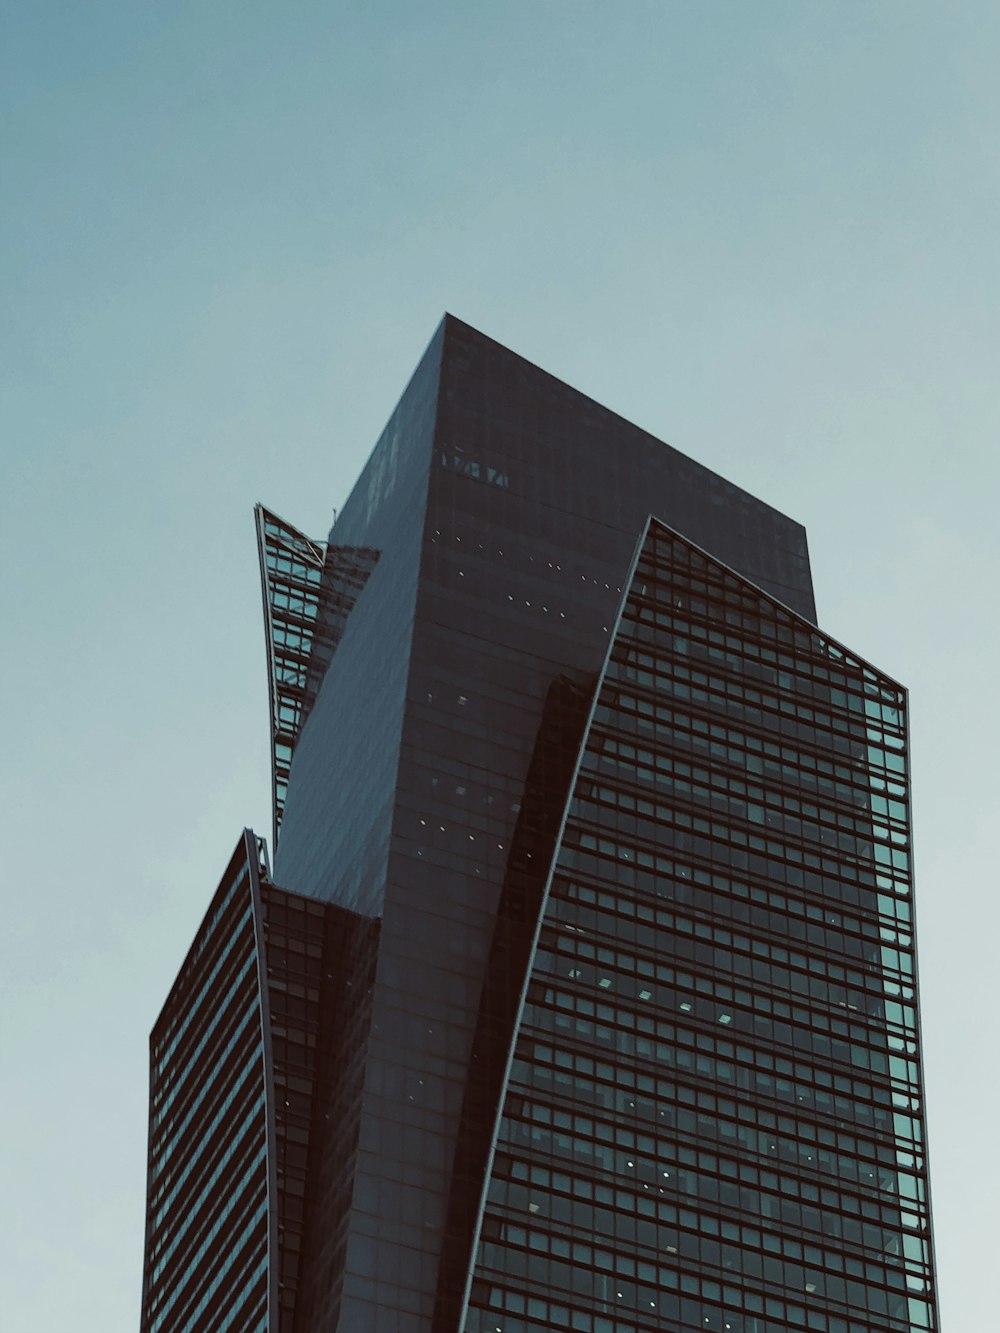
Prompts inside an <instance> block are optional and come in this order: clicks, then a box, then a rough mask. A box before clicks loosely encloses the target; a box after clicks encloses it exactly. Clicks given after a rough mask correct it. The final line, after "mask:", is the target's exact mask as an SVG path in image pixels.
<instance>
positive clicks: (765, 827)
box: [143, 317, 937, 1333]
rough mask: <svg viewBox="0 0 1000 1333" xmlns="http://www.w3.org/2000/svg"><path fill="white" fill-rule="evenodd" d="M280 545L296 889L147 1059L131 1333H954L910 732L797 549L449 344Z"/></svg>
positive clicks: (252, 896) (464, 343)
mask: <svg viewBox="0 0 1000 1333" xmlns="http://www.w3.org/2000/svg"><path fill="white" fill-rule="evenodd" d="M257 532H258V545H259V551H260V557H261V569H262V582H263V591H264V607H265V627H266V642H267V662H268V673H269V683H270V703H271V730H272V758H273V784H274V817H275V830H274V833H275V839H276V851H275V869H274V875H273V878H272V876H271V874H270V873H269V871H268V868H267V860H266V853H265V852H264V850H263V847H262V844H261V843H260V841H259V840H257V839H255V838H254V836H253V834H251V833H250V832H249V831H248V832H247V833H246V834H244V836H243V839H242V840H241V843H240V846H239V848H238V849H237V853H236V854H235V856H234V859H233V862H232V863H231V865H230V868H229V870H228V871H227V874H226V876H225V877H224V878H223V881H222V884H221V886H220V888H219V890H218V892H217V894H216V898H215V900H214V901H213V904H212V906H211V907H210V909H209V913H208V916H207V917H206V920H205V922H204V923H203V925H202V927H201V929H200V931H199V933H198V936H197V937H196V940H195V943H194V945H193V946H192V950H191V952H190V954H189V956H188V959H187V961H186V962H185V965H184V968H183V969H182V971H181V973H180V975H179V977H178V980H177V983H176V984H175V987H174V989H173V991H172V993H171V996H170V998H169V999H168V1002H167V1005H166V1007H165V1009H164V1013H163V1015H162V1016H161V1018H160V1020H159V1021H158V1023H157V1026H156V1028H155V1029H154V1032H153V1037H152V1042H151V1113H150V1164H149V1207H148V1219H147V1244H146V1270H145V1280H144V1297H143V1329H144V1333H159V1330H164V1329H166V1330H171V1333H173V1331H175V1330H178V1331H180V1330H183V1333H187V1330H191V1331H192V1333H195V1330H197V1333H202V1331H204V1333H215V1331H216V1330H228V1329H240V1330H249V1329H258V1328H259V1329H270V1330H274V1331H275V1333H277V1331H278V1330H280V1331H281V1333H368V1331H369V1330H370V1331H371V1333H381V1330H389V1329H392V1330H393V1333H529V1331H530V1333H541V1330H549V1329H567V1330H581V1331H582V1333H653V1330H671V1333H681V1331H683V1333H695V1331H696V1330H699V1331H702V1333H704V1331H705V1330H711V1331H712V1333H716V1331H718V1333H723V1331H726V1333H779V1331H780V1333H786V1331H790V1330H796V1331H798V1330H802V1331H803V1333H804V1331H805V1330H816V1331H817V1333H872V1331H873V1330H875V1331H877V1333H882V1331H886V1333H887V1331H888V1330H895V1331H898V1333H925V1331H926V1330H934V1329H936V1327H937V1320H936V1306H935V1296H934V1281H933V1255H932V1244H931V1232H930V1218H929V1199H928V1180H927V1166H926V1150H925V1134H924V1117H923V1096H922V1084H921V1072H920V1054H919V1032H918V1016H917V1014H918V1010H917V995H916V976H915V962H914V944H913V925H912V899H911V878H910V875H911V864H910V842H909V836H910V835H909V805H908V795H907V790H908V789H907V780H908V771H907V760H906V694H905V690H904V689H903V688H902V687H901V686H900V685H898V684H897V683H896V682H894V681H892V680H890V679H889V678H888V677H886V676H885V675H884V673H881V672H879V671H877V670H876V669H875V668H873V667H872V666H870V665H869V664H868V663H866V662H864V661H863V660H862V659H861V658H859V657H858V656H857V654H854V653H852V652H850V651H849V650H848V649H846V648H844V647H843V646H842V645H840V644H837V643H835V642H834V641H833V640H832V639H830V637H829V636H827V635H825V634H823V633H822V632H821V631H820V630H819V629H818V628H817V625H816V616H815V609H814V604H813V597H812V586H811V579H810V573H809V563H808V556H807V553H806V544H805V533H804V531H803V529H802V528H801V527H800V526H799V525H798V524H796V523H794V522H792V521H791V520H790V519H787V518H786V517H784V516H783V515H781V514H779V513H777V512H776V511H775V510H773V509H771V508H770V507H769V506H767V505H765V504H763V503H762V502H760V501H758V500H756V499H754V498H753V497H751V496H749V495H747V494H746V492H744V491H741V490H739V489H738V488H737V487H735V486H732V485H731V484H729V483H728V482H726V481H724V480H723V479H722V478H720V477H718V476H716V475H715V474H713V473H711V472H709V471H707V470H706V469H704V468H702V467H700V466H699V465H698V464H696V463H694V462H692V461H691V460H690V459H688V458H685V457H684V456H683V455H682V454H679V453H678V452H677V451H676V450H674V449H671V448H670V447H669V446H667V445H665V444H663V443H661V442H659V441H657V440H654V439H653V438H652V437H650V436H648V435H646V434H645V433H644V432H642V431H640V430H638V429H637V428H636V427H634V426H632V425H630V424H629V423H627V422H625V421H623V420H622V419H621V418H619V417H616V416H615V415H614V414H613V413H611V412H608V411H607V410H606V409H604V408H601V407H600V406H598V405H597V404H596V403H594V402H592V401H591V400H589V399H587V398H585V397H584V396H583V395H581V394H579V393H577V392H575V391H574V390H572V389H570V388H568V387H567V386H566V385H564V384H562V383H560V382H559V381H557V380H555V379H553V378H552V377H551V376H548V375H546V374H544V372H542V371H540V370H539V369H537V368H536V367H534V366H532V365H530V364H529V363H527V362H525V361H523V360H522V359H521V358H519V357H517V356H515V355H514V354H513V353H511V352H509V351H507V350H506V349H504V348H502V347H500V346H499V345H497V344H496V343H494V342H492V341H491V340H489V339H488V338H485V337H484V336H483V335H482V334H479V333H477V332H476V331H475V330H473V329H470V328H469V327H468V326H466V325H464V324H461V323H460V322H459V321H457V320H454V319H452V318H451V317H446V319H445V321H444V322H443V324H442V325H441V327H440V328H439V330H438V332H437V334H436V335H435V338H434V339H433V341H432V343H431V345H430V347H429V348H428V351H427V353H426V354H425V356H424V358H423V360H422V362H421V364H420V366H419V367H418V369H417V371H416V373H415V375H414V377H413V379H412V381H411V383H410V385H409V387H408V389H407V390H406V392H405V394H404V396H403V398H402V400H401V401H400V404H399V406H398V407H397V409H396V412H395V413H394V415H393V417H392V418H391V419H390V422H389V424H388V426H387V427H386V430H385V431H384V433H383V435H382V437H381V439H380V441H379V443H378V445H377V446H376V448H375V451H374V453H373V454H372V456H371V458H370V460H369V462H368V464H367V466H366V468H365V470H364V472H363V473H362V475H361V478H360V479H359V481H358V483H357V485H356V486H355V488H354V491H353V492H352V494H351V496H350V499H349V500H348V502H347V504H346V505H345V507H344V509H343V511H342V513H341V514H340V515H339V517H338V519H337V521H336V523H335V525H334V528H333V529H332V531H331V533H330V535H329V539H328V540H327V541H326V542H317V541H312V540H310V539H308V538H306V537H305V536H304V534H302V533H300V532H298V531H297V530H296V529H295V528H293V527H291V526H290V525H289V524H287V523H285V522H284V521H283V520H281V519H279V518H277V516H276V515H274V514H273V513H271V512H270V511H268V510H265V509H263V508H259V509H258V513H257ZM278 886H280V887H278Z"/></svg>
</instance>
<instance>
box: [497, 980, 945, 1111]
mask: <svg viewBox="0 0 1000 1333" xmlns="http://www.w3.org/2000/svg"><path fill="white" fill-rule="evenodd" d="M522 1031H523V1032H525V1034H526V1035H531V1036H538V1037H542V1038H544V1037H546V1036H548V1038H549V1039H550V1040H551V1039H552V1038H553V1037H555V1038H557V1039H558V1040H559V1042H560V1043H562V1042H563V1041H579V1042H580V1043H581V1045H586V1046H589V1047H591V1048H593V1056H594V1058H595V1059H600V1058H601V1057H602V1055H603V1054H604V1053H605V1052H608V1051H612V1052H614V1053H615V1055H616V1057H619V1058H620V1059H621V1061H622V1078H623V1081H624V1079H625V1078H626V1077H627V1074H628V1069H629V1066H630V1065H635V1066H637V1067H641V1066H642V1065H647V1066H652V1067H653V1068H655V1069H656V1070H660V1069H662V1070H663V1071H664V1072H667V1071H670V1072H676V1074H677V1075H678V1077H681V1078H683V1077H684V1076H685V1075H688V1076H690V1075H694V1074H697V1075H698V1076H699V1078H703V1079H705V1080H711V1081H712V1082H714V1083H715V1084H717V1085H719V1086H720V1087H721V1088H722V1089H728V1090H730V1091H732V1090H733V1089H736V1090H738V1091H741V1092H748V1093H751V1094H752V1095H753V1096H754V1098H755V1099H758V1098H763V1099H766V1100H767V1101H771V1102H774V1103H776V1105H777V1108H778V1109H780V1108H781V1106H782V1104H785V1105H789V1106H791V1107H792V1108H794V1109H796V1110H804V1111H807V1112H809V1111H815V1112H819V1113H821V1114H830V1115H835V1116H836V1117H837V1118H848V1119H850V1118H851V1117H853V1120H854V1122H855V1123H857V1124H858V1125H863V1126H866V1127H871V1128H872V1129H877V1128H879V1127H880V1126H881V1127H884V1126H885V1125H886V1123H887V1116H888V1115H890V1114H891V1113H892V1112H893V1111H900V1112H903V1113H904V1114H907V1115H910V1114H914V1113H915V1112H916V1111H918V1110H919V1109H920V1099H919V1095H918V1093H917V1092H916V1091H915V1090H912V1089H909V1088H907V1089H905V1091H901V1090H897V1089H893V1090H892V1092H891V1093H890V1091H889V1089H888V1088H884V1087H876V1086H873V1085H872V1084H871V1083H868V1082H864V1081H862V1080H861V1079H859V1078H849V1077H847V1076H846V1075H844V1074H833V1073H832V1072H831V1071H830V1070H828V1069H825V1068H822V1067H818V1066H816V1065H813V1064H809V1063H806V1062H805V1061H803V1060H794V1061H793V1060H791V1059H788V1058H784V1057H782V1056H781V1055H780V1054H779V1055H775V1054H773V1053H771V1052H769V1051H767V1050H763V1049H759V1048H758V1049H754V1048H751V1047H748V1046H738V1045H736V1044H735V1043H733V1042H731V1041H726V1040H724V1039H723V1038H719V1037H717V1038H708V1037H707V1036H702V1042H701V1045H700V1047H699V1048H698V1049H695V1034H694V1033H691V1034H689V1037H690V1041H691V1046H690V1047H688V1046H678V1045H676V1044H675V1043H673V1042H666V1041H662V1042H658V1041H654V1040H652V1039H651V1038H649V1037H643V1036H637V1035H635V1034H634V1033H632V1032H630V1031H627V1030H625V1029H624V1028H621V1027H610V1026H609V1025H607V1024H605V1023H593V1022H591V1021H590V1020H588V1019H584V1018H578V1017H577V1016H576V1015H574V1014H573V1013H572V1012H566V1011H559V1010H557V1009H554V1008H551V1007H549V1006H547V1005H543V1006H535V1005H533V1004H532V1005H529V1006H528V1007H527V1009H526V1014H525V1022H524V1025H523V1026H522ZM712 1048H714V1051H713V1049H712Z"/></svg>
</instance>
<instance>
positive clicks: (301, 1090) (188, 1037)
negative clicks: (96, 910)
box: [141, 830, 378, 1333]
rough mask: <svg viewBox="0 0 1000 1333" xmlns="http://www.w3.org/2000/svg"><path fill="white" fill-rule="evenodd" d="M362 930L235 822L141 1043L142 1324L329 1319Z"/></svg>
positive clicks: (366, 971) (370, 929) (204, 1328)
mask: <svg viewBox="0 0 1000 1333" xmlns="http://www.w3.org/2000/svg"><path fill="white" fill-rule="evenodd" d="M377 936H378V924H377V922H371V921H365V920H363V919H361V918H359V917H356V916H354V915H353V914H352V913H350V912H346V911H344V910H343V909H341V908H338V907H333V906H329V905H324V904H323V903H319V902H316V901H315V900H313V899H310V898H303V897H300V896H299V895H297V894H292V893H286V892H284V891H283V890H281V889H279V888H277V887H276V886H275V885H273V884H272V883H271V882H270V879H269V875H268V870H267V860H266V851H265V848H264V845H263V842H262V841H261V840H259V839H257V838H256V837H255V836H254V834H253V833H252V832H251V831H250V830H247V831H246V832H245V833H244V835H243V836H242V838H241V839H240V842H239V844H238V846H237V848H236V851H235V852H234V854H233V857H232V859H231V861H230V863H229V866H228V868H227V870H226V873H225V874H224V875H223V877H222V881H221V883H220V884H219V887H218V889H217V890H216V893H215V896H214V898H213V900H212V903H211V906H210V907H209V910H208V913H207V914H206V916H205V919H204V921H203V922H202V924H201V927H200V929H199V931H198V934H197V936H196V937H195V940H194V943H193V944H192V946H191V949H190V950H189V952H188V956H187V958H186V959H185V962H184V965H183V967H182V968H181V971H180V974H179V976H178V978H177V981H176V982H175V984H174V987H173V989H172V991H171V993H170V996H169V998H168V1000H167V1003H166V1005H165V1006H164V1009H163V1012H162V1013H161V1015H160V1017H159V1019H158V1021H157V1023H156V1026H155V1027H154V1029H153V1033H152V1037H151V1039H150V1132H149V1164H148V1188H147V1223H146V1258H145V1271H144V1278H143V1298H142V1324H141V1327H142V1333H230V1331H232V1333H265V1330H273V1331H274V1333H292V1331H293V1330H294V1329H296V1328H301V1327H309V1328H335V1327H336V1325H337V1318H338V1308H337V1306H338V1280H337V1274H338V1272H339V1271H340V1270H341V1269H342V1267H343V1247H344V1240H345V1235H346V1221H347V1216H348V1212H349V1206H350V1193H351V1180H352V1156H353V1153H354V1150H355V1148H356V1143H357V1130H358V1124H359V1121H360V1105H361V1085H362V1072H363V1066H362V1059H363V1047H364V1037H365V1031H366V1023H367V1009H368V1003H369V1000H370V989H371V973H372V968H373V964H374V959H375V952H376V943H377Z"/></svg>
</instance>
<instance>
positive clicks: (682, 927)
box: [464, 522, 934, 1333]
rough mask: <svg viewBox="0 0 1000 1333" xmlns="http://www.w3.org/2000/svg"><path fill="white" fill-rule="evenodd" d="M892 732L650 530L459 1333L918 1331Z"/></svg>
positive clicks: (913, 1042)
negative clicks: (565, 1332) (560, 1332)
mask: <svg viewBox="0 0 1000 1333" xmlns="http://www.w3.org/2000/svg"><path fill="white" fill-rule="evenodd" d="M905 707H906V699H905V693H904V691H903V690H902V689H901V688H900V687H899V686H898V685H897V684H896V683H895V682H893V681H891V680H889V679H888V678H887V677H885V676H884V675H882V674H881V673H879V672H876V671H874V670H873V669H872V668H870V667H869V666H867V665H866V664H863V663H862V662H860V661H858V660H857V659H856V658H854V657H853V656H852V655H851V654H849V653H848V652H846V651H845V650H844V649H842V648H841V647H840V646H839V645H837V644H835V643H833V642H832V641H831V640H829V639H828V638H826V637H825V636H823V635H821V634H820V633H819V632H818V631H817V630H816V629H815V628H814V627H813V626H811V625H810V624H809V623H808V622H805V621H803V620H802V619H800V618H799V617H796V616H794V615H793V614H792V613H790V612H789V611H787V609H785V608H784V607H782V606H781V605H780V604H778V603H776V602H774V601H772V600H771V599H770V598H767V597H766V596H764V595H763V594H761V593H760V591H759V590H758V589H756V588H754V587H753V586H752V585H750V584H748V583H746V582H745V581H744V580H742V579H740V578H738V577H737V576H736V575H734V574H732V573H731V572H730V571H728V570H726V569H725V568H724V567H722V566H720V565H718V564H717V563H716V562H714V561H712V560H710V559H709V558H708V557H706V556H705V555H704V554H703V553H702V552H701V551H699V550H698V549H697V548H696V547H693V546H692V545H691V544H690V543H688V542H685V541H684V540H683V539H682V538H680V537H678V536H677V535H676V534H674V533H671V532H670V531H669V530H668V529H666V528H664V527H662V526H661V525H659V524H657V523H655V522H653V523H652V524H651V525H650V529H649V532H648V535H647V538H646V540H645V542H644V543H643V546H642V549H641V552H640V555H639V560H638V564H637V567H636V570H635V573H634V576H633V579H632V584H631V587H630V590H629V593H628V596H627V598H626V601H625V604H624V609H623V613H622V616H621V620H620V623H619V627H618V630H617V632H616V634H615V637H614V641H613V644H612V647H611V652H610V656H609V659H608V662H607V665H606V668H605V670H604V672H603V674H602V678H601V683H600V688H599V691H598V693H597V697H596V701H595V707H594V710H593V714H592V717H591V720H590V724H589V729H588V733H587V736H586V740H585V743H584V746H583V751H582V755H581V759H580V765H579V770H578V773H577V776H576V780H575V783H574V787H573V792H572V799H571V803H570V805H569V809H568V814H567V819H566V822H565V827H564V830H563V833H562V837H561V840H560V846H559V849H558V852H557V855H556V858H555V863H554V869H553V875H552V881H551V887H550V889H549V892H548V896H547V900H546V903H545V906H544V909H543V912H542V915H541V917H540V925H539V932H538V936H537V941H536V947H535V950H534V955H533V959H532V963H531V968H530V975H529V979H528V984H527V990H526V993H525V998H524V1008H523V1012H522V1015H521V1017H520V1021H519V1023H518V1026H517V1035H516V1040H515V1045H514V1049H513V1059H512V1063H511V1067H510V1070H509V1080H508V1083H507V1089H506V1095H505V1098H504V1101H503V1109H502V1118H501V1120H500V1124H499V1128H498V1133H497V1139H496V1151H495V1157H494V1159H493V1163H492V1171H491V1175H490V1179H489V1184H488V1190H487V1195H486V1206H485V1213H484V1216H483V1218H482V1225H481V1235H480V1241H479V1247H478V1252H477V1259H476V1266H475V1272H474V1278H473V1283H472V1290H471V1308H470V1310H469V1314H468V1318H467V1320H466V1323H465V1325H464V1328H465V1330H466V1333H487V1331H488V1333H494V1330H497V1329H499V1330H502V1333H528V1330H543V1329H553V1328H567V1329H570V1328H572V1329H580V1330H586V1331H588V1333H590V1331H592V1333H612V1330H614V1331H615V1333H639V1330H647V1329H649V1330H654V1329H661V1328H665V1327H666V1328H670V1329H678V1330H679V1329H690V1330H692V1333H693V1331H694V1330H698V1329H703V1330H712V1331H713V1333H716V1331H718V1333H723V1330H731V1331H732V1333H778V1331H779V1330H780V1331H781V1333H785V1330H792V1329H796V1330H797V1329H802V1330H806V1329H815V1330H821V1331H822V1333H873V1331H874V1330H879V1331H880V1333H881V1330H890V1329H892V1330H901V1331H905V1333H909V1331H910V1330H918V1329H929V1328H932V1327H934V1323H933V1314H932V1311H933V1289H932V1275H931V1266H930V1263H931V1256H930V1244H931V1241H930V1222H929V1213H928V1205H927V1197H928V1195H927V1188H928V1187H927V1172H926V1159H925V1156H924V1148H923V1144H924V1122H923V1106H922V1100H921V1093H920V1074H919V1063H918V1049H917V1029H916V991H915V981H914V959H913V938H912V925H911V922H912V906H911V896H910V874H909V831H908V817H907V812H908V800H907V773H906V757H905V753H906V752H905Z"/></svg>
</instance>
